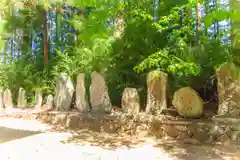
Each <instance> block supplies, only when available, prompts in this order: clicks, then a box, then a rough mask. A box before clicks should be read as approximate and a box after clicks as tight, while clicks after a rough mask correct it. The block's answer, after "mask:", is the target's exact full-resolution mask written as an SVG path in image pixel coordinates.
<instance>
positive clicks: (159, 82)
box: [146, 71, 168, 114]
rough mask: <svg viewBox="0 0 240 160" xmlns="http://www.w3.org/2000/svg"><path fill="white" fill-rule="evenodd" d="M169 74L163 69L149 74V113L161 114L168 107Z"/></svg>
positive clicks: (147, 110) (147, 109) (147, 108)
mask: <svg viewBox="0 0 240 160" xmlns="http://www.w3.org/2000/svg"><path fill="white" fill-rule="evenodd" d="M167 81H168V76H167V74H166V73H164V72H161V71H152V72H150V73H149V74H148V76H147V92H148V93H147V94H148V95H147V107H146V112H147V113H153V114H159V113H161V111H162V109H166V108H167Z"/></svg>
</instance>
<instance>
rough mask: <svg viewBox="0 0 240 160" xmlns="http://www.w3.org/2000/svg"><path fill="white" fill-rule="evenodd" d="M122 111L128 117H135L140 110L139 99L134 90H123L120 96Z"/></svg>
mask: <svg viewBox="0 0 240 160" xmlns="http://www.w3.org/2000/svg"><path fill="white" fill-rule="evenodd" d="M122 110H123V112H125V113H127V114H128V115H137V114H138V113H139V110H140V97H139V94H138V91H137V89H136V88H125V89H124V91H123V94H122Z"/></svg>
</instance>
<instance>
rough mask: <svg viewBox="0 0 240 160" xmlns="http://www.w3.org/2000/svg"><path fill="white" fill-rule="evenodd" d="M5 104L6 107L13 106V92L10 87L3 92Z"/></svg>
mask: <svg viewBox="0 0 240 160" xmlns="http://www.w3.org/2000/svg"><path fill="white" fill-rule="evenodd" d="M3 104H4V107H5V108H6V109H11V108H13V102H12V92H11V91H10V90H9V89H8V88H7V89H6V90H5V91H4V93H3Z"/></svg>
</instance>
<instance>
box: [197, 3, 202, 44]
mask: <svg viewBox="0 0 240 160" xmlns="http://www.w3.org/2000/svg"><path fill="white" fill-rule="evenodd" d="M196 3H197V4H196V17H197V18H196V42H197V43H199V37H200V35H199V34H200V29H201V4H200V2H199V0H197V2H196Z"/></svg>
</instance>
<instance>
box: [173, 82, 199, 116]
mask: <svg viewBox="0 0 240 160" xmlns="http://www.w3.org/2000/svg"><path fill="white" fill-rule="evenodd" d="M172 104H173V105H174V107H175V108H176V109H177V112H178V114H179V115H181V116H183V117H186V118H197V117H200V116H201V115H202V113H203V100H202V99H201V97H200V96H199V95H198V93H197V92H196V91H194V90H193V89H192V88H190V87H183V88H181V89H179V90H177V91H176V92H175V93H174V95H173V101H172Z"/></svg>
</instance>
